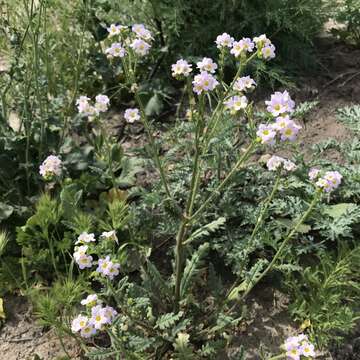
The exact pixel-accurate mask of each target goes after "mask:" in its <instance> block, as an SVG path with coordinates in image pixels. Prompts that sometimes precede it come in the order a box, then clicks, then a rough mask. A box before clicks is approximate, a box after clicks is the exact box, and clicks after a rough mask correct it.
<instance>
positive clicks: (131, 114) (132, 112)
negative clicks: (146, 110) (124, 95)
mask: <svg viewBox="0 0 360 360" xmlns="http://www.w3.org/2000/svg"><path fill="white" fill-rule="evenodd" d="M124 118H125V120H126V121H127V122H128V123H133V122H135V121H137V120H140V111H139V109H136V108H133V109H126V110H125V114H124Z"/></svg>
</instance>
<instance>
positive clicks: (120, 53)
mask: <svg viewBox="0 0 360 360" xmlns="http://www.w3.org/2000/svg"><path fill="white" fill-rule="evenodd" d="M105 54H107V55H108V56H110V57H124V56H125V54H126V51H125V49H124V48H123V46H122V45H121V43H113V44H111V47H109V48H107V49H106V50H105Z"/></svg>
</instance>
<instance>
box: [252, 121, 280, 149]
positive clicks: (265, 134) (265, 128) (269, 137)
mask: <svg viewBox="0 0 360 360" xmlns="http://www.w3.org/2000/svg"><path fill="white" fill-rule="evenodd" d="M256 135H257V136H258V137H259V138H260V140H261V144H268V145H274V144H275V136H276V132H275V131H274V129H273V128H272V126H270V125H265V124H260V125H259V127H258V131H257V132H256Z"/></svg>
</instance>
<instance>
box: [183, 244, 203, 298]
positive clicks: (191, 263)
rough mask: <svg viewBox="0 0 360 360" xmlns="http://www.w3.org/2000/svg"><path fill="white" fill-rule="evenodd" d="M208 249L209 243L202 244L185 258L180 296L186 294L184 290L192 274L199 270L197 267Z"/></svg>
mask: <svg viewBox="0 0 360 360" xmlns="http://www.w3.org/2000/svg"><path fill="white" fill-rule="evenodd" d="M208 250H209V243H205V244H202V245H200V246H199V249H198V250H197V251H195V252H194V253H193V255H192V257H191V259H190V260H187V263H186V266H185V269H184V274H183V277H182V279H181V284H180V297H181V298H184V296H185V295H186V292H187V291H188V288H189V286H190V284H191V282H192V280H193V278H194V276H195V275H196V274H197V272H198V270H199V267H200V265H201V260H202V258H203V257H204V256H205V255H206V254H207V252H208Z"/></svg>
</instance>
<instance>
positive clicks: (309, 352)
mask: <svg viewBox="0 0 360 360" xmlns="http://www.w3.org/2000/svg"><path fill="white" fill-rule="evenodd" d="M300 352H301V355H302V356H305V357H306V358H314V357H315V356H316V353H315V347H314V345H313V344H310V343H307V342H305V344H303V345H301V346H300Z"/></svg>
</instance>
